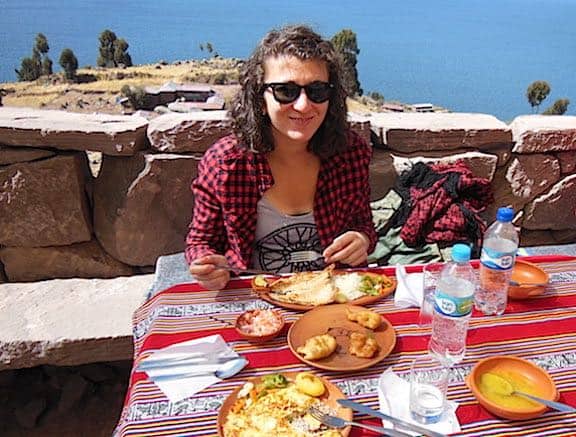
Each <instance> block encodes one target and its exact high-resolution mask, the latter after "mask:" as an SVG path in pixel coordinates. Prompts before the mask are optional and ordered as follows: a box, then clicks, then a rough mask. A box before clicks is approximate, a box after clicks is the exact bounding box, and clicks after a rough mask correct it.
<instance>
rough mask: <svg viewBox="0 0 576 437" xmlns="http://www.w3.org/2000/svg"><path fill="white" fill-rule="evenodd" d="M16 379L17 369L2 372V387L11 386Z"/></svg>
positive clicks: (0, 379)
mask: <svg viewBox="0 0 576 437" xmlns="http://www.w3.org/2000/svg"><path fill="white" fill-rule="evenodd" d="M15 380H16V370H3V371H2V372H0V387H9V386H10V385H12V383H13V382H14V381H15Z"/></svg>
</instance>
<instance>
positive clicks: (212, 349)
mask: <svg viewBox="0 0 576 437" xmlns="http://www.w3.org/2000/svg"><path fill="white" fill-rule="evenodd" d="M192 356H194V357H196V356H202V357H206V358H207V361H206V362H199V363H183V364H177V365H176V364H175V363H174V362H173V361H172V362H171V363H170V364H171V365H170V366H166V367H155V368H153V369H148V370H146V373H147V375H148V377H149V378H150V379H151V380H152V381H154V383H155V384H156V385H157V386H158V387H159V388H160V390H162V392H163V393H164V394H165V395H166V397H167V398H168V399H169V400H170V401H171V402H178V401H180V400H182V399H185V398H188V397H190V396H192V395H194V394H196V393H198V392H199V391H201V390H204V389H205V388H206V387H209V386H211V385H213V384H216V383H217V382H219V381H221V379H220V378H218V377H216V376H215V375H213V374H203V375H196V376H175V377H173V378H169V379H164V378H162V376H166V375H178V374H183V373H187V372H195V373H198V372H215V371H216V370H218V369H220V368H221V367H222V366H223V365H224V364H225V363H226V361H230V360H234V359H238V358H240V355H238V354H237V353H236V352H235V351H234V350H233V349H232V348H231V347H230V346H228V344H227V343H226V342H225V341H224V339H223V338H222V336H220V335H211V336H209V337H203V338H198V339H195V340H190V341H185V342H182V343H176V344H173V345H171V346H168V347H166V348H164V349H160V350H158V351H156V352H154V353H153V354H151V355H150V356H149V357H146V358H145V359H144V360H142V361H141V363H142V364H143V363H146V362H148V363H150V362H154V363H158V362H159V361H160V360H163V359H173V358H180V357H182V358H185V357H192ZM228 358H229V360H228ZM216 359H218V360H219V361H218V363H212V364H210V360H216ZM246 363H247V362H246Z"/></svg>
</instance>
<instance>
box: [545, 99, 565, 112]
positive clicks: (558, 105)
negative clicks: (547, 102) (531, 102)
mask: <svg viewBox="0 0 576 437" xmlns="http://www.w3.org/2000/svg"><path fill="white" fill-rule="evenodd" d="M569 104H570V100H568V99H558V100H556V101H555V102H554V104H553V105H552V106H550V107H549V108H548V109H546V110H545V111H544V112H543V113H542V114H544V115H563V114H565V113H566V111H567V110H568V105H569Z"/></svg>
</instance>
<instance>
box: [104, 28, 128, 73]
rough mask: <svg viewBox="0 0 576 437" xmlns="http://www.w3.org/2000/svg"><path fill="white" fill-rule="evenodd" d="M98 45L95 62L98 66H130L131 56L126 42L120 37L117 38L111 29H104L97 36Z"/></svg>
mask: <svg viewBox="0 0 576 437" xmlns="http://www.w3.org/2000/svg"><path fill="white" fill-rule="evenodd" d="M98 41H99V42H100V47H99V48H98V53H99V55H98V59H97V60H96V63H97V65H98V66H99V67H119V66H122V65H123V66H125V67H131V66H132V58H131V56H130V54H129V53H128V47H129V45H128V43H127V42H126V40H124V39H122V38H118V37H117V36H116V34H115V33H114V32H112V31H111V30H108V29H106V30H104V31H103V32H102V33H101V34H100V36H99V37H98Z"/></svg>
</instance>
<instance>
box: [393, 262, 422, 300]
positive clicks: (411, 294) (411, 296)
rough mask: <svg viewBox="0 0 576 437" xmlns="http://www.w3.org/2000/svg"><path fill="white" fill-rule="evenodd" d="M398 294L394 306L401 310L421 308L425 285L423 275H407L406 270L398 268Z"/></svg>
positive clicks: (398, 266) (395, 294)
mask: <svg viewBox="0 0 576 437" xmlns="http://www.w3.org/2000/svg"><path fill="white" fill-rule="evenodd" d="M396 280H397V281H398V284H397V285H396V292H395V293H394V305H396V306H397V307H399V308H409V307H420V305H422V295H423V292H424V291H423V289H424V287H423V285H422V273H406V268H405V267H404V266H403V265H400V264H398V265H397V266H396Z"/></svg>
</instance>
